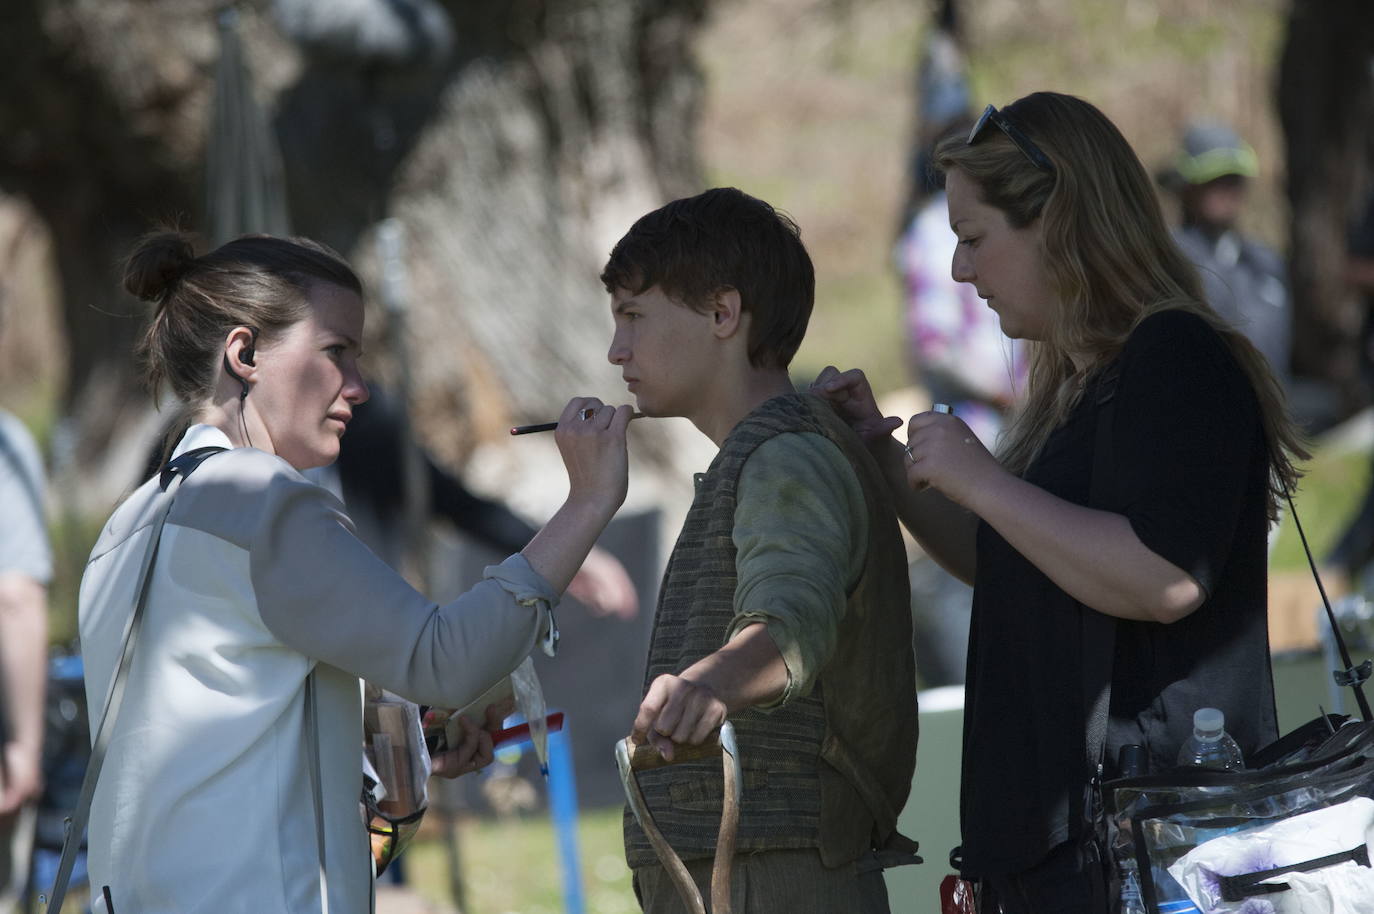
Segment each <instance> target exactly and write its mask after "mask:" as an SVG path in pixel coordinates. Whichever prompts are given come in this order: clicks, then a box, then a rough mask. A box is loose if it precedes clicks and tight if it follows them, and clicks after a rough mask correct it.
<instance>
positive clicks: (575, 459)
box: [553, 397, 634, 510]
mask: <svg viewBox="0 0 1374 914" xmlns="http://www.w3.org/2000/svg"><path fill="white" fill-rule="evenodd" d="M633 415H634V410H633V409H632V408H631V407H629V406H607V405H606V404H604V403H602V402H601V401H600V400H598V399H596V398H595V397H574V398H573V399H572V400H569V401H568V405H567V406H565V407H564V408H563V414H562V415H561V416H559V417H558V428H557V429H556V430H555V431H554V433H553V434H554V440H555V441H556V442H558V450H559V453H560V454H562V456H563V465H564V466H566V467H567V469H568V500H569V501H587V502H591V503H595V504H598V505H601V506H603V507H610V508H611V509H612V510H614V509H616V508H619V507H620V505H621V504H622V503H623V502H624V501H625V493H626V490H627V488H628V485H629V455H628V454H627V452H626V448H625V429H626V427H627V426H628V425H629V424H630V418H631V417H632V416H633Z"/></svg>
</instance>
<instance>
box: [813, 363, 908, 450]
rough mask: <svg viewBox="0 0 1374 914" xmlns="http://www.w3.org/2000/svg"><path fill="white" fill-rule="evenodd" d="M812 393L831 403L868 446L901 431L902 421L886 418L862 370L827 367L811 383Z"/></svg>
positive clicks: (893, 417)
mask: <svg viewBox="0 0 1374 914" xmlns="http://www.w3.org/2000/svg"><path fill="white" fill-rule="evenodd" d="M811 392H812V393H813V394H815V395H816V396H818V397H821V398H822V399H824V400H827V401H829V403H830V405H831V406H832V407H833V408H834V410H835V412H836V413H837V414H838V415H839V417H840V418H841V419H843V420H844V421H846V422H848V423H849V426H850V428H852V429H854V431H855V432H857V433H858V435H859V437H860V438H862V439H863V440H864V443H866V444H870V445H871V444H874V443H877V442H880V441H882V440H883V439H884V438H890V437H891V436H892V433H893V432H894V431H896V430H897V429H899V428H901V427H902V420H901V419H898V418H896V417H895V416H892V417H885V416H884V415H883V413H882V410H880V409H878V400H877V398H876V397H874V396H873V388H871V387H869V385H868V378H867V377H865V376H864V373H863V371H862V370H861V369H858V368H851V369H849V370H848V371H840V370H839V369H838V368H836V367H835V366H833V365H827V366H826V367H825V368H824V369H823V370H822V371H821V373H820V374H818V375H816V380H814V381H812V382H811Z"/></svg>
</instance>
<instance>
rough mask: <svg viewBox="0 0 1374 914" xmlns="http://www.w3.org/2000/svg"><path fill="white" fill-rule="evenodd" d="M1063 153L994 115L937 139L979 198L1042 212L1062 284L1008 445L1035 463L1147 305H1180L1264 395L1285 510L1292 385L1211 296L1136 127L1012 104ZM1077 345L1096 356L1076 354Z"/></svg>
mask: <svg viewBox="0 0 1374 914" xmlns="http://www.w3.org/2000/svg"><path fill="white" fill-rule="evenodd" d="M1001 111H1002V114H1003V115H1005V116H1006V117H1007V118H1008V119H1009V120H1010V121H1011V122H1012V124H1013V125H1014V126H1015V127H1017V128H1019V129H1020V131H1021V132H1022V133H1024V134H1025V135H1026V136H1027V137H1029V139H1030V140H1031V142H1033V143H1034V144H1035V145H1036V146H1037V147H1039V149H1040V150H1041V151H1042V152H1043V153H1044V154H1045V155H1046V156H1047V157H1048V158H1049V160H1050V161H1051V162H1052V163H1053V165H1054V168H1053V170H1050V169H1045V168H1040V167H1037V166H1036V164H1035V163H1034V162H1032V161H1031V160H1030V158H1029V157H1028V156H1027V154H1026V153H1024V152H1023V151H1022V150H1021V149H1020V148H1019V147H1018V146H1017V145H1016V144H1015V143H1014V142H1013V141H1012V140H1011V138H1009V137H1008V136H1007V135H1006V134H1005V133H1003V132H1002V131H1001V130H999V129H995V125H989V126H988V127H987V128H985V132H984V133H982V134H980V136H979V139H978V142H976V143H973V144H970V143H968V142H967V140H966V138H965V137H951V138H948V139H946V140H944V141H943V142H942V143H941V144H940V145H939V146H938V147H937V149H936V152H935V164H936V167H937V168H939V169H940V170H941V171H942V172H947V171H949V170H950V169H958V170H959V171H960V172H962V173H963V174H964V175H965V176H966V177H968V178H969V179H970V180H971V181H972V182H973V183H974V185H976V187H977V188H978V193H979V198H980V199H981V200H982V201H983V202H984V203H986V204H988V205H989V206H992V207H994V208H996V209H998V210H1001V211H1002V213H1003V214H1005V216H1006V218H1007V221H1008V223H1009V224H1011V225H1012V226H1013V227H1015V228H1026V227H1027V226H1029V225H1031V224H1032V223H1034V222H1035V221H1036V220H1037V219H1039V220H1042V226H1041V237H1042V238H1043V243H1044V252H1043V254H1044V261H1045V265H1046V269H1047V271H1048V273H1049V277H1050V282H1051V283H1052V285H1053V287H1054V289H1055V291H1056V292H1057V293H1058V294H1057V296H1056V298H1057V308H1056V311H1055V313H1054V314H1053V315H1052V316H1051V319H1050V326H1049V329H1048V331H1047V334H1046V338H1045V339H1044V340H1041V341H1035V342H1032V343H1031V345H1030V347H1029V349H1030V374H1029V380H1028V384H1027V396H1026V399H1025V403H1024V405H1023V406H1022V408H1021V409H1020V410H1019V412H1018V413H1017V414H1016V416H1015V417H1014V418H1013V420H1012V422H1011V424H1010V426H1009V427H1008V430H1007V435H1006V439H1005V441H1004V443H1003V445H1002V448H1001V457H1002V460H1003V462H1004V463H1005V464H1006V465H1007V467H1008V468H1009V469H1011V470H1012V471H1013V472H1016V473H1024V472H1025V470H1026V468H1027V467H1028V466H1029V464H1030V463H1031V461H1032V460H1033V459H1034V458H1035V455H1036V454H1037V453H1038V452H1039V450H1040V448H1041V447H1042V446H1043V445H1044V443H1045V440H1046V439H1047V438H1048V437H1049V435H1050V433H1051V432H1052V431H1053V430H1054V429H1055V428H1057V427H1058V426H1059V425H1061V424H1062V423H1063V422H1064V420H1065V419H1066V418H1067V417H1068V414H1069V411H1070V410H1071V409H1072V408H1073V406H1074V405H1075V404H1076V402H1077V400H1078V397H1079V395H1080V393H1081V390H1082V387H1083V384H1084V382H1085V381H1086V380H1087V379H1088V378H1089V377H1090V376H1092V375H1093V374H1094V373H1095V372H1097V371H1098V370H1100V369H1101V368H1103V367H1104V366H1105V365H1106V364H1107V363H1108V362H1110V361H1111V360H1112V359H1113V358H1114V357H1115V356H1116V355H1117V353H1119V352H1120V351H1121V347H1122V346H1123V345H1124V344H1125V342H1126V339H1127V337H1129V336H1130V334H1131V331H1132V330H1134V329H1135V327H1136V325H1137V324H1139V323H1140V322H1141V321H1142V320H1144V319H1145V318H1146V317H1148V316H1150V315H1151V314H1155V313H1157V312H1159V311H1164V310H1168V309H1176V310H1180V311H1186V312H1188V313H1190V314H1195V315H1197V316H1198V317H1200V318H1202V319H1203V320H1205V321H1206V322H1207V323H1208V324H1209V325H1211V327H1212V328H1213V329H1215V330H1216V332H1217V333H1218V334H1219V335H1220V336H1221V337H1222V339H1223V340H1224V342H1225V343H1226V345H1227V347H1228V348H1229V349H1230V351H1231V353H1232V355H1233V356H1234V357H1235V359H1236V362H1237V363H1238V364H1239V366H1240V368H1241V369H1242V370H1243V371H1244V373H1245V375H1246V377H1247V378H1248V379H1249V381H1250V384H1251V387H1252V388H1253V389H1254V392H1255V396H1256V399H1257V400H1258V402H1259V408H1260V413H1261V419H1262V423H1263V427H1264V436H1265V440H1266V442H1267V444H1268V449H1269V462H1270V474H1269V509H1270V515H1271V517H1272V516H1275V514H1276V512H1277V508H1278V505H1279V503H1280V501H1281V499H1282V498H1283V495H1284V493H1285V492H1292V491H1293V490H1294V487H1295V486H1296V483H1297V479H1298V477H1299V475H1300V473H1299V471H1298V469H1297V467H1296V466H1295V463H1294V461H1295V460H1301V459H1305V458H1307V457H1308V456H1309V455H1308V453H1307V451H1306V449H1305V447H1304V443H1303V440H1302V436H1301V434H1300V433H1299V432H1298V430H1297V428H1296V427H1295V425H1294V424H1293V421H1292V419H1291V418H1290V417H1289V415H1288V410H1287V405H1286V403H1285V399H1284V395H1283V391H1282V390H1281V388H1280V387H1279V385H1278V382H1277V381H1275V379H1274V376H1273V373H1272V372H1271V371H1270V370H1269V365H1268V363H1267V362H1266V361H1265V360H1264V356H1262V355H1261V354H1260V353H1259V351H1258V350H1257V349H1256V348H1255V347H1254V345H1253V344H1252V343H1251V342H1250V341H1249V340H1248V339H1247V338H1246V337H1245V336H1244V334H1242V333H1240V332H1239V331H1237V330H1236V329H1235V328H1234V327H1232V326H1231V325H1230V324H1229V323H1227V322H1226V321H1225V320H1224V319H1223V318H1222V317H1220V316H1219V315H1218V314H1217V313H1216V312H1215V311H1214V310H1212V308H1211V306H1210V305H1208V304H1207V302H1206V299H1205V297H1204V294H1203V291H1202V284H1201V281H1200V280H1199V278H1198V274H1197V270H1196V268H1195V267H1194V266H1193V264H1192V263H1191V262H1190V261H1189V260H1188V259H1187V258H1186V257H1185V256H1184V255H1183V253H1182V252H1181V251H1179V249H1178V247H1177V245H1175V244H1174V241H1173V238H1172V237H1171V235H1170V234H1169V231H1168V229H1167V228H1166V226H1165V222H1164V215H1163V212H1162V210H1161V209H1160V205H1159V200H1158V198H1157V197H1156V195H1155V191H1154V187H1153V185H1152V183H1151V181H1150V178H1149V175H1148V174H1147V173H1146V171H1145V168H1144V167H1143V166H1142V165H1141V164H1140V160H1139V159H1138V158H1137V157H1136V155H1135V152H1134V151H1133V150H1132V149H1131V147H1130V144H1128V143H1127V142H1126V139H1125V137H1123V136H1122V135H1121V132H1120V131H1119V130H1117V128H1116V126H1115V125H1114V124H1112V122H1111V121H1110V120H1108V119H1107V117H1106V115H1104V114H1103V113H1102V112H1101V111H1099V110H1098V109H1097V108H1095V107H1094V106H1092V105H1091V104H1089V103H1088V102H1086V101H1083V100H1082V99H1079V98H1074V97H1073V96H1069V95H1060V94H1058V93H1054V92H1036V93H1034V94H1031V95H1027V96H1026V97H1024V98H1022V99H1019V100H1017V101H1016V102H1013V103H1012V104H1010V105H1007V106H1006V107H1005V108H1003V109H1001ZM1070 353H1076V354H1081V355H1086V356H1088V364H1086V365H1084V366H1082V367H1081V368H1080V367H1077V366H1075V364H1074V362H1073V361H1072V359H1071V358H1070V355H1069V354H1070Z"/></svg>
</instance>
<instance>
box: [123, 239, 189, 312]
mask: <svg viewBox="0 0 1374 914" xmlns="http://www.w3.org/2000/svg"><path fill="white" fill-rule="evenodd" d="M195 261H196V250H195V246H194V245H193V244H192V243H191V236H190V235H188V234H186V233H185V232H174V231H168V232H154V233H153V234H151V235H146V236H144V237H143V239H142V240H140V241H139V243H138V244H137V245H136V246H135V247H134V250H133V253H131V254H130V255H129V259H128V261H127V262H126V263H125V264H124V288H125V289H126V290H128V291H129V293H130V294H132V295H136V296H138V297H139V298H141V299H143V300H144V301H151V302H159V303H160V302H162V300H163V299H164V298H166V296H167V293H168V292H170V291H171V290H172V289H173V288H174V287H175V286H176V284H177V283H178V282H180V281H181V278H182V277H183V276H185V275H186V271H187V270H188V269H189V268H190V267H191V265H192V264H193V263H195Z"/></svg>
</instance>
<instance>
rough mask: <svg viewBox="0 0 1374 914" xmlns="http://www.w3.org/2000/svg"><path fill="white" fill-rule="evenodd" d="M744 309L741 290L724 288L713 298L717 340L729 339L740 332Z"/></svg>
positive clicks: (712, 321) (713, 321)
mask: <svg viewBox="0 0 1374 914" xmlns="http://www.w3.org/2000/svg"><path fill="white" fill-rule="evenodd" d="M743 311H744V309H743V308H742V307H741V306H740V299H739V290H738V289H736V288H734V287H732V286H723V287H721V288H719V289H717V290H716V292H715V294H714V295H712V296H711V311H710V314H711V323H712V330H713V332H714V333H715V336H716V339H721V340H724V339H729V338H730V337H732V336H734V335H735V334H736V333H738V332H739V329H740V326H741V325H742V323H743V321H742V318H743Z"/></svg>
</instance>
